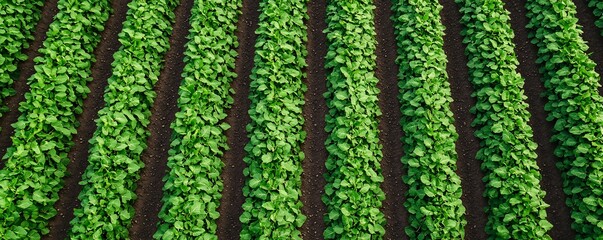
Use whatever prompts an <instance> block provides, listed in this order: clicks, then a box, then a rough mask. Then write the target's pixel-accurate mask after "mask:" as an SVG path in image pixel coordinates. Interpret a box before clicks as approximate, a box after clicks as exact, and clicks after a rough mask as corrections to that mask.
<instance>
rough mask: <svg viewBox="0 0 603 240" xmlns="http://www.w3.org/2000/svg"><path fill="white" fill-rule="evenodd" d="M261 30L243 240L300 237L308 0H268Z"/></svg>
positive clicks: (263, 6)
mask: <svg viewBox="0 0 603 240" xmlns="http://www.w3.org/2000/svg"><path fill="white" fill-rule="evenodd" d="M260 9H261V14H260V17H259V27H258V29H257V30H256V35H257V42H256V45H255V48H256V54H255V58H254V64H255V65H254V69H253V70H252V74H251V80H252V81H251V85H250V93H249V99H250V100H251V107H250V110H249V116H250V117H251V123H250V124H249V125H247V132H248V136H249V139H250V141H249V143H248V144H247V146H245V151H246V152H247V156H246V157H245V158H244V161H245V163H247V168H246V169H245V170H244V171H243V173H244V175H245V178H246V180H245V186H244V187H243V195H244V196H245V198H246V199H245V203H244V204H243V214H242V215H241V217H240V220H241V222H242V223H243V229H242V231H241V239H257V238H270V239H285V238H293V239H300V238H301V236H300V235H301V233H300V231H299V230H298V228H299V227H301V225H302V224H303V223H304V221H305V219H306V217H305V216H304V215H303V214H302V212H301V207H302V203H301V199H300V195H301V173H302V168H301V162H302V160H303V159H304V153H303V152H302V150H301V144H302V142H303V141H304V139H305V137H306V133H305V132H304V131H303V130H302V126H303V124H304V117H303V115H302V107H303V105H304V93H305V92H306V86H305V85H304V83H303V81H302V78H303V77H304V76H305V74H304V73H303V69H304V67H305V66H306V63H305V58H306V55H307V51H306V46H305V42H306V40H307V36H306V34H307V33H306V26H305V24H304V20H306V19H307V18H308V16H307V13H306V1H305V0H263V1H262V2H260Z"/></svg>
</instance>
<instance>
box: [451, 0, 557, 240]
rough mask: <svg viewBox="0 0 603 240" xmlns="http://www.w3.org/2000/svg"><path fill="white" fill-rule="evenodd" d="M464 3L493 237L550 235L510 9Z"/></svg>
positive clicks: (480, 0) (492, 2)
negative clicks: (514, 41)
mask: <svg viewBox="0 0 603 240" xmlns="http://www.w3.org/2000/svg"><path fill="white" fill-rule="evenodd" d="M456 2H457V3H458V4H459V5H460V7H461V13H462V15H463V16H462V18H461V22H462V23H463V24H464V26H465V28H464V30H463V31H462V35H463V36H464V37H465V39H464V41H463V43H465V44H467V48H466V49H465V54H466V55H467V57H468V60H469V61H468V63H467V66H468V67H469V72H470V80H471V83H472V84H473V87H474V89H475V92H474V93H473V94H472V96H474V97H475V98H476V99H477V103H476V105H475V107H473V108H472V109H471V110H472V112H473V113H474V114H476V119H475V121H474V122H473V123H472V125H473V126H475V127H478V130H477V131H476V132H475V135H476V136H477V137H478V138H479V139H480V146H481V148H480V150H479V151H478V152H477V159H479V160H481V161H482V170H483V172H484V175H485V177H484V179H483V180H484V182H485V183H486V190H485V192H484V196H485V197H486V198H487V199H488V207H487V208H486V213H487V214H488V222H487V223H486V232H487V233H488V235H489V238H491V239H550V237H549V236H548V234H547V231H548V230H550V229H551V228H552V227H553V225H552V224H551V223H549V222H548V221H547V219H546V216H547V214H546V208H547V207H548V206H549V205H548V204H546V203H545V202H544V196H545V194H546V193H545V192H544V191H543V190H542V189H541V188H540V180H541V178H542V176H541V175H540V172H539V168H538V164H537V162H536V158H537V155H536V148H537V147H538V145H537V144H536V143H535V142H534V132H533V130H532V128H531V127H530V125H528V121H529V120H530V113H529V112H528V104H527V103H526V102H525V99H526V96H525V94H524V90H523V85H524V79H523V77H522V76H521V75H520V74H519V73H518V72H517V66H518V65H519V61H518V60H517V56H516V55H515V52H514V51H515V44H514V43H513V36H514V34H513V30H512V29H511V23H510V17H509V12H508V11H507V10H505V8H504V4H503V2H502V1H501V0H476V1H469V0H456Z"/></svg>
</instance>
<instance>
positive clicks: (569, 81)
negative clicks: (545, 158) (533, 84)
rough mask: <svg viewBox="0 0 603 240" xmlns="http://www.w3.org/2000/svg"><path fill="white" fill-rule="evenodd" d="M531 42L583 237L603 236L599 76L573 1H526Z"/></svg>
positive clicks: (576, 225) (602, 122)
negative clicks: (590, 56)
mask: <svg viewBox="0 0 603 240" xmlns="http://www.w3.org/2000/svg"><path fill="white" fill-rule="evenodd" d="M526 8H527V10H528V12H527V16H528V18H529V19H530V22H529V24H528V26H527V27H528V28H529V29H531V30H532V31H531V32H530V37H531V38H532V43H534V44H535V45H536V46H537V47H538V60H537V61H538V63H539V64H540V66H541V68H540V72H541V73H542V74H543V77H544V86H545V87H546V90H547V91H546V92H545V96H546V97H547V99H548V103H547V104H546V106H545V109H546V110H547V111H548V112H549V116H548V118H547V119H548V120H549V121H554V123H555V127H554V131H555V134H554V135H553V137H552V141H553V142H555V143H556V144H557V145H558V146H557V149H556V150H555V154H556V155H557V156H558V157H559V158H560V159H561V161H560V162H559V163H558V164H557V166H558V167H559V169H560V170H561V172H562V178H563V188H564V192H565V193H566V194H567V196H568V198H567V200H566V203H567V205H568V206H569V207H570V209H571V211H572V214H571V216H572V218H573V220H574V223H573V224H572V228H573V229H575V230H576V232H577V233H578V236H577V238H579V239H601V238H603V200H602V199H603V190H602V188H601V185H602V183H603V131H602V130H601V129H603V97H601V95H599V92H598V88H599V87H600V84H599V79H600V76H599V74H597V72H595V63H594V62H593V61H592V60H591V59H589V57H588V54H587V53H586V51H587V49H588V47H587V45H586V44H585V42H584V40H583V39H582V38H581V37H580V34H581V33H582V30H581V27H580V26H579V25H578V24H577V22H578V18H577V17H576V6H575V5H574V3H573V2H572V1H571V0H556V1H545V0H529V1H527V3H526Z"/></svg>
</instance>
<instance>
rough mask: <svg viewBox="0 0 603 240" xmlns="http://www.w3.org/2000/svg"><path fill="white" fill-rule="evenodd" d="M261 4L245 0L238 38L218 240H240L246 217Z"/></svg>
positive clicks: (257, 0) (238, 28)
mask: <svg viewBox="0 0 603 240" xmlns="http://www.w3.org/2000/svg"><path fill="white" fill-rule="evenodd" d="M259 5H260V3H259V0H243V8H242V12H241V16H240V17H239V22H238V26H237V33H236V34H237V38H238V40H239V48H238V49H237V52H238V55H239V56H238V57H237V60H236V62H235V72H236V73H237V78H236V79H235V80H234V82H233V83H232V84H231V86H232V88H233V89H234V91H235V94H234V95H233V98H234V103H233V105H232V108H231V109H230V111H229V112H228V117H226V119H225V121H226V122H227V123H228V124H229V125H230V127H231V128H230V129H228V130H227V131H226V137H227V138H228V147H229V148H230V149H229V150H228V151H226V152H225V153H224V169H223V170H222V180H223V181H224V190H223V191H222V200H221V202H220V207H219V209H218V212H220V218H219V219H218V238H219V239H239V234H240V233H241V222H240V221H239V216H241V214H242V213H243V208H242V206H243V202H245V197H244V196H243V184H244V183H245V177H244V175H243V169H245V166H246V165H245V163H244V162H243V158H244V157H245V149H244V148H245V145H246V144H247V143H248V142H249V138H248V137H247V131H246V130H245V128H246V126H247V124H249V123H250V122H251V119H250V118H249V113H248V112H247V111H248V110H249V107H250V104H251V101H250V100H249V99H248V96H249V83H250V82H251V80H250V78H249V77H250V75H251V70H252V68H253V57H254V55H255V40H256V35H255V30H256V29H257V28H258V21H259V16H260V12H259Z"/></svg>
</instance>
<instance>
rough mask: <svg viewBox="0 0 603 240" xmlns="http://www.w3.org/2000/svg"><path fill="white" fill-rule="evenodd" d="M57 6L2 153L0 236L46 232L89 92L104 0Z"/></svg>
mask: <svg viewBox="0 0 603 240" xmlns="http://www.w3.org/2000/svg"><path fill="white" fill-rule="evenodd" d="M58 8H59V9H60V11H59V13H58V14H57V15H56V16H55V18H54V21H53V23H52V24H50V27H49V30H48V32H47V34H46V35H47V37H46V40H45V41H44V44H43V46H42V47H41V48H40V49H39V53H40V57H37V58H36V59H35V60H34V61H35V66H34V69H35V73H34V74H33V75H32V76H31V77H30V78H29V79H28V85H29V87H30V89H31V90H30V92H28V93H26V94H25V101H24V102H22V103H21V105H20V107H19V111H20V112H21V116H20V117H19V119H18V121H17V122H16V123H14V124H13V127H14V128H15V133H14V136H13V137H12V146H11V147H10V148H9V149H8V150H7V153H6V155H5V156H4V157H3V159H4V160H5V161H6V166H5V167H4V168H3V169H2V170H0V237H1V238H5V239H23V238H25V237H27V238H31V239H38V238H40V237H41V235H42V234H46V233H48V228H47V227H46V225H47V221H48V220H49V219H50V218H52V217H53V216H54V215H56V213H57V211H56V210H55V209H54V203H55V202H56V201H57V200H58V191H59V190H60V189H61V187H62V183H63V181H62V178H63V177H64V176H65V173H66V168H67V163H69V159H68V157H67V153H68V152H69V150H70V148H71V146H72V145H73V142H72V136H73V134H75V132H76V127H77V126H78V122H77V119H76V116H77V115H78V114H80V113H81V112H82V104H83V99H84V98H86V96H87V94H88V93H89V92H90V90H89V89H88V87H87V86H86V84H87V83H88V82H89V81H91V80H92V78H91V76H90V74H91V70H90V67H91V65H92V63H93V62H94V61H95V59H94V57H93V55H92V54H93V51H94V48H95V47H96V45H97V44H98V43H99V42H100V32H101V31H102V30H103V29H104V23H105V21H106V20H107V19H108V18H109V13H110V9H111V6H110V5H109V1H103V0H95V1H91V0H82V1H80V2H79V3H78V4H73V2H72V1H70V0H59V1H58ZM82 19H85V21H83V20H82Z"/></svg>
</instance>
